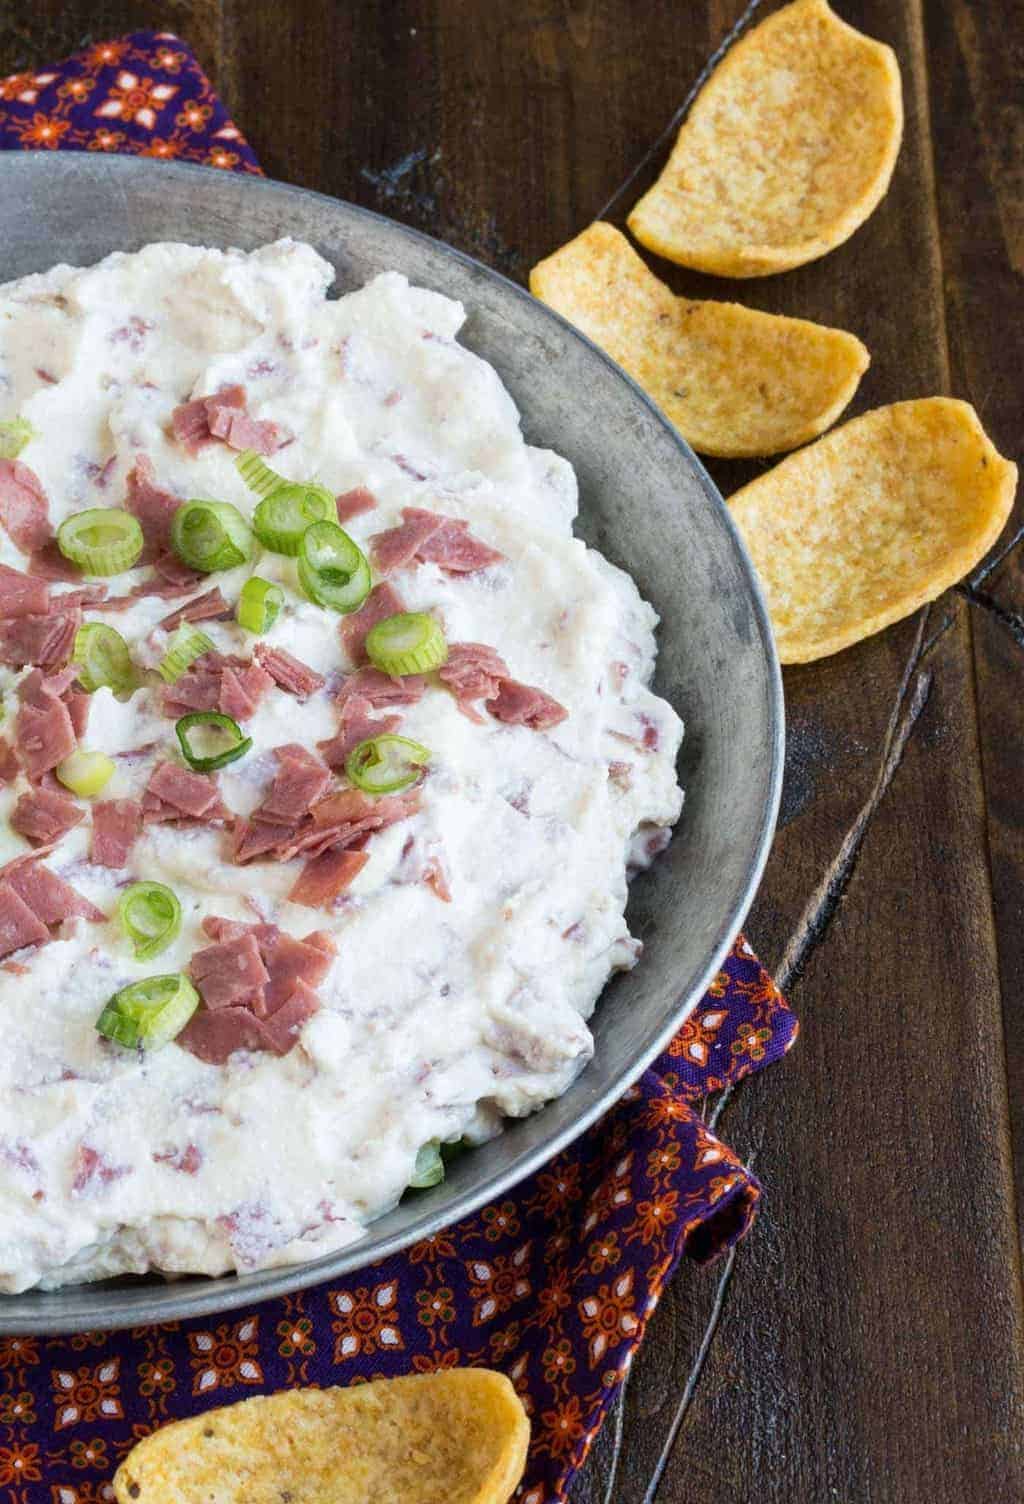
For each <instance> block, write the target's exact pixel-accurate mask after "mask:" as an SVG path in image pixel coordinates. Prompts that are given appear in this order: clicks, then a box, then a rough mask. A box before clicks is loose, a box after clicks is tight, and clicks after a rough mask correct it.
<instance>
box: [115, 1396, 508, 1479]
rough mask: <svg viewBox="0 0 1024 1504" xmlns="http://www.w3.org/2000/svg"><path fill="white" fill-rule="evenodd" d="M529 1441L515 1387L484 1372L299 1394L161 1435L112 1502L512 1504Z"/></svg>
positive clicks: (128, 1462) (233, 1408)
mask: <svg viewBox="0 0 1024 1504" xmlns="http://www.w3.org/2000/svg"><path fill="white" fill-rule="evenodd" d="M529 1436H530V1424H529V1421H528V1420H527V1419H526V1413H525V1411H524V1410H523V1407H522V1404H521V1402H520V1400H519V1397H518V1395H517V1394H516V1392H515V1390H514V1389H513V1388H512V1385H511V1384H510V1383H509V1381H508V1379H506V1378H505V1377H504V1375H503V1374H499V1373H492V1372H490V1371H489V1370H488V1369H484V1368H454V1369H450V1370H448V1371H447V1372H440V1373H433V1374H416V1375H413V1376H411V1377H409V1378H404V1379H382V1380H379V1381H378V1382H376V1383H373V1384H358V1385H356V1386H354V1387H353V1388H351V1389H293V1390H291V1391H290V1392H287V1393H284V1394H275V1395H271V1396H269V1397H268V1398H257V1399H251V1400H243V1401H241V1402H240V1403H239V1404H235V1405H228V1406H226V1407H225V1408H224V1409H222V1410H211V1411H209V1412H208V1413H207V1414H205V1415H197V1416H195V1417H193V1419H191V1420H183V1421H177V1422H176V1423H175V1424H174V1425H170V1426H165V1427H164V1428H163V1429H162V1430H160V1431H156V1432H155V1433H154V1434H153V1435H152V1436H149V1437H147V1438H146V1440H145V1441H142V1442H140V1443H139V1445H138V1446H137V1447H136V1448H135V1449H134V1451H132V1452H131V1453H129V1455H128V1456H127V1457H126V1458H125V1460H124V1462H123V1463H122V1464H121V1467H120V1468H119V1469H118V1473H117V1476H116V1478H115V1479H114V1492H115V1494H116V1496H117V1501H118V1504H281V1501H282V1500H283V1499H287V1500H289V1501H290V1504H367V1501H368V1500H371V1499H372V1500H373V1504H506V1501H507V1500H508V1498H509V1497H510V1495H511V1494H512V1491H513V1489H514V1488H515V1487H516V1484H517V1483H518V1482H519V1479H520V1478H521V1477H522V1473H523V1467H524V1465H525V1462H526V1447H527V1443H528V1441H529Z"/></svg>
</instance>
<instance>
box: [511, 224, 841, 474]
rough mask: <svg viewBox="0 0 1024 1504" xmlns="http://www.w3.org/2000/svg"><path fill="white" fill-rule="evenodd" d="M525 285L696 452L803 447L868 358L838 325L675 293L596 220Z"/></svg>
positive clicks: (837, 408) (736, 453) (733, 453)
mask: <svg viewBox="0 0 1024 1504" xmlns="http://www.w3.org/2000/svg"><path fill="white" fill-rule="evenodd" d="M530 290H531V292H533V293H534V294H535V295H536V296H537V297H538V298H542V299H543V301H544V302H545V303H549V304H550V305H551V307H552V308H556V309H557V310H558V312H559V313H561V314H563V315H564V316H565V318H567V319H569V321H570V322H571V323H573V324H575V325H576V327H577V329H581V330H582V331H583V333H584V334H586V335H588V336H589V338H590V339H592V340H593V341H594V343H595V344H598V345H600V346H601V348H602V349H603V350H607V352H608V354H609V355H610V356H611V357H612V359H613V360H616V361H618V363H619V365H620V366H622V368H623V370H625V371H628V372H629V374H630V376H632V377H633V379H634V381H637V382H639V384H640V385H641V386H642V387H643V389H644V391H645V392H646V393H647V395H648V396H649V397H650V398H652V399H653V401H655V402H656V403H657V404H658V406H659V407H660V408H661V410H662V412H663V413H664V414H665V416H666V417H667V418H669V419H670V420H671V421H672V422H673V423H674V424H675V426H676V427H677V428H678V429H679V432H680V433H681V434H682V436H683V438H684V439H686V440H687V441H688V442H689V443H690V444H692V445H693V447H694V449H697V450H699V451H700V452H701V454H714V455H719V456H728V457H732V458H736V457H741V456H752V455H764V454H779V453H780V452H781V451H783V450H785V449H795V448H796V446H797V445H798V444H805V443H806V442H807V440H808V439H813V438H815V437H816V436H817V435H818V434H819V433H823V432H824V430H825V429H826V428H828V427H829V426H830V425H831V424H832V423H834V422H835V420H836V418H838V416H839V414H840V413H841V412H842V410H843V408H844V407H845V406H846V404H847V403H848V402H849V400H850V398H851V397H852V396H853V394H854V392H855V391H856V390H857V386H858V383H859V382H860V378H861V376H862V375H863V373H864V371H865V370H866V369H867V366H868V362H869V359H870V357H869V355H868V352H867V350H866V349H865V348H864V346H863V345H862V344H861V342H860V340H859V339H856V338H854V336H853V335H852V334H846V333H845V332H844V331H843V330H842V329H828V328H826V327H825V326H824V325H822V324H811V323H808V322H807V320H806V319H790V318H782V317H779V316H777V315H775V314H771V313H758V312H757V311H756V310H755V309H753V308H744V307H743V306H742V305H741V304H739V303H714V302H708V301H702V302H692V301H691V300H690V299H688V298H677V297H676V296H675V295H674V294H673V293H672V292H671V291H670V290H669V288H667V287H666V286H665V284H664V283H663V282H659V281H658V278H657V277H656V276H655V275H654V273H653V272H651V271H649V270H648V268H647V266H646V265H645V264H644V262H643V261H642V260H641V259H640V257H639V256H638V255H637V253H636V252H635V251H634V250H633V247H632V246H631V245H630V244H629V241H628V240H627V239H626V237H625V236H624V235H622V234H620V232H619V231H618V230H616V229H615V227H614V226H613V225H608V224H603V223H601V222H598V223H597V224H593V225H591V226H590V228H589V229H587V230H584V231H583V234H582V235H577V237H576V239H575V240H570V242H569V244H568V245H564V246H562V248H561V249H560V250H558V251H555V253H554V255H552V256H549V257H548V258H547V260H546V261H541V262H540V263H539V265H537V266H535V267H534V269H533V271H532V273H531V275H530Z"/></svg>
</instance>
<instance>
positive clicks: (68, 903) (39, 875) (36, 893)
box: [0, 858, 107, 925]
mask: <svg viewBox="0 0 1024 1504" xmlns="http://www.w3.org/2000/svg"><path fill="white" fill-rule="evenodd" d="M0 883H3V884H4V885H6V886H7V887H10V888H13V890H14V892H15V893H17V895H18V897H19V898H21V899H22V900H23V901H24V902H25V903H26V904H28V906H29V908H30V909H31V910H32V912H33V914H34V915H35V916H36V918H37V919H38V920H39V921H40V923H41V924H49V925H53V924H63V922H64V920H65V919H74V918H82V919H88V920H91V921H92V922H93V923H94V924H100V923H101V922H102V921H103V920H104V919H106V917H107V916H106V914H104V913H103V911H102V909H98V908H97V907H96V905H95V904H94V903H90V902H89V900H88V899H87V898H83V896H82V894H81V893H76V892H75V890H74V888H73V887H72V886H71V884H70V883H66V882H65V881H64V879H63V878H61V877H58V876H57V874H56V872H51V871H50V869H49V867H44V866H43V864H42V862H40V861H36V860H29V861H25V860H22V859H19V858H16V859H15V860H14V861H13V862H8V864H7V866H6V867H4V868H3V869H2V870H0Z"/></svg>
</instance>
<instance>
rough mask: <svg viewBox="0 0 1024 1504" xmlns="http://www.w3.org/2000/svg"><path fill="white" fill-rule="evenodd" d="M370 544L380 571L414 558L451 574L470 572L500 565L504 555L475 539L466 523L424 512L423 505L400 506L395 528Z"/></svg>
mask: <svg viewBox="0 0 1024 1504" xmlns="http://www.w3.org/2000/svg"><path fill="white" fill-rule="evenodd" d="M370 544H371V547H372V550H373V560H374V563H375V564H376V566H377V568H378V569H379V570H380V572H381V574H391V573H393V572H394V570H396V569H406V568H407V567H408V566H409V565H410V564H412V563H413V561H414V560H418V561H419V562H420V563H422V564H428V563H429V564H437V565H438V566H439V567H440V568H441V569H445V570H447V571H448V572H449V573H450V574H471V573H473V572H474V571H475V570H477V569H486V568H487V567H488V566H489V565H491V564H500V563H502V562H503V560H504V557H505V556H504V554H500V553H499V552H498V551H497V549H494V548H489V547H488V545H487V544H486V543H482V542H481V541H480V539H479V538H474V536H473V534H472V533H471V532H470V531H469V523H468V522H464V521H463V520H462V519H461V518H458V517H443V516H441V514H440V513H438V512H427V511H424V510H423V508H422V507H403V508H402V521H401V523H400V524H399V525H398V527H392V528H389V529H388V530H387V531H386V532H383V533H377V534H375V536H374V537H373V538H371V539H370Z"/></svg>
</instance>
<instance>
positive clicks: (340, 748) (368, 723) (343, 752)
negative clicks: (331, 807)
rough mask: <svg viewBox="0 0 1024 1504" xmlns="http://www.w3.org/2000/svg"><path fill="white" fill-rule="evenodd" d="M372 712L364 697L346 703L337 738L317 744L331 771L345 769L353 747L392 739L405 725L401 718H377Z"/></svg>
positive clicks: (394, 716) (389, 716) (341, 715)
mask: <svg viewBox="0 0 1024 1504" xmlns="http://www.w3.org/2000/svg"><path fill="white" fill-rule="evenodd" d="M372 710H373V705H372V704H371V702H370V701H369V700H367V699H364V698H363V697H362V696H361V695H352V696H351V697H350V698H349V699H347V700H345V701H344V703H343V704H342V706H341V713H340V716H339V722H338V732H337V735H336V736H332V737H331V739H330V740H329V741H325V742H318V743H317V750H318V751H319V753H320V755H321V757H322V758H323V760H324V762H325V763H326V764H327V766H328V767H329V768H342V767H344V766H345V760H346V758H347V757H348V755H349V753H350V752H351V751H352V749H353V747H358V745H359V743H360V742H365V741H366V740H367V739H368V738H369V737H371V736H389V735H391V734H392V733H393V732H395V731H397V730H398V728H399V726H400V725H401V724H402V717H401V716H400V715H384V716H375V715H372V714H371V711H372Z"/></svg>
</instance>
